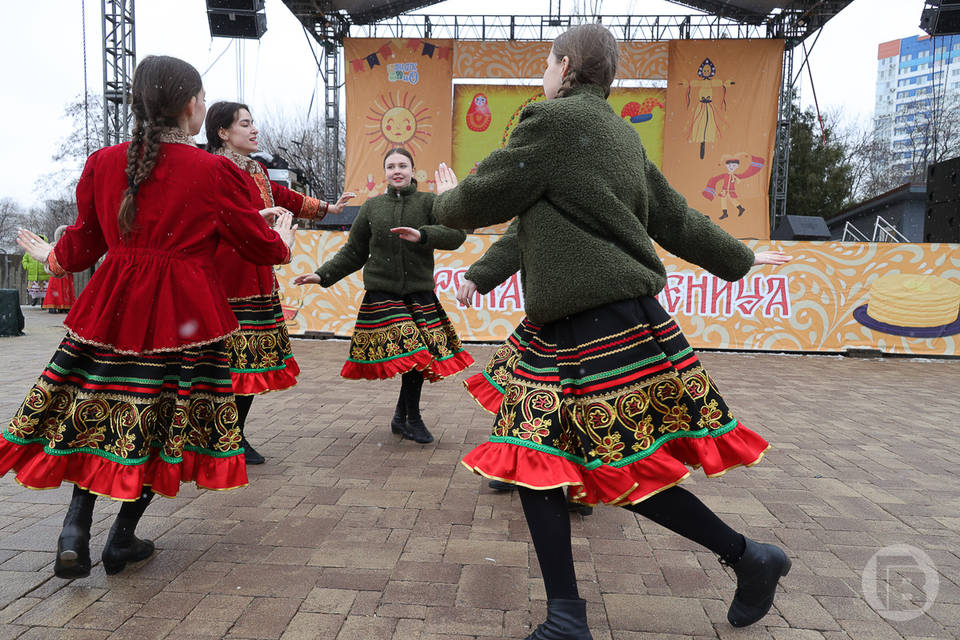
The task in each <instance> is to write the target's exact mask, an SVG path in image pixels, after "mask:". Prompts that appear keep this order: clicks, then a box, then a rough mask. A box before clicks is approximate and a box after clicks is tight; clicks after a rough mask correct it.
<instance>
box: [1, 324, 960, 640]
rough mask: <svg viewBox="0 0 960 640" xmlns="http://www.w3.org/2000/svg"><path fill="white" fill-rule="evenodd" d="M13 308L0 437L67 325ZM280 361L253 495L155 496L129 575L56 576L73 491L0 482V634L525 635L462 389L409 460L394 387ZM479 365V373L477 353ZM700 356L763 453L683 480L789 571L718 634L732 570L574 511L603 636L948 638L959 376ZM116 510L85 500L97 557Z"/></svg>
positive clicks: (307, 355)
mask: <svg viewBox="0 0 960 640" xmlns="http://www.w3.org/2000/svg"><path fill="white" fill-rule="evenodd" d="M24 312H25V315H26V317H27V329H28V334H27V335H26V336H23V337H18V338H0V416H2V419H3V420H4V421H6V420H7V419H9V417H11V416H12V415H13V413H14V412H15V411H16V409H17V407H18V406H19V403H20V401H21V400H22V399H23V396H24V395H25V393H26V391H27V390H28V388H29V387H30V385H31V384H32V382H33V380H34V379H35V378H36V376H37V375H38V374H39V373H40V371H41V369H42V368H43V366H44V365H45V364H46V362H47V361H48V359H49V358H50V356H51V355H52V354H53V351H54V349H55V348H56V345H57V343H58V342H59V340H60V338H61V337H62V335H63V330H62V328H60V327H59V322H60V321H61V320H62V316H55V315H50V314H47V313H44V312H41V311H40V310H38V309H35V308H30V307H26V308H25V309H24ZM294 349H295V353H296V357H297V360H298V361H299V363H300V366H301V368H302V370H303V373H302V375H301V376H300V384H299V385H298V386H297V387H295V388H294V389H292V390H288V391H284V392H281V393H271V394H268V395H266V396H262V397H260V398H258V399H257V400H256V401H255V402H254V404H253V410H252V412H251V416H250V420H249V426H248V435H249V437H250V439H251V440H252V442H253V443H254V444H255V445H256V446H257V448H258V449H259V450H260V451H261V452H262V453H263V454H264V455H265V456H266V457H267V463H266V464H265V465H262V466H259V467H251V468H250V469H249V474H250V480H251V484H250V486H249V487H247V488H244V489H238V490H235V491H228V492H204V491H198V490H197V489H195V488H194V487H192V486H184V487H183V489H182V491H181V495H180V497H178V498H177V499H174V500H166V499H162V498H158V499H157V500H155V501H154V503H153V504H151V506H150V508H149V509H148V510H147V514H146V515H145V516H144V518H143V521H142V524H141V528H140V530H139V533H141V534H142V535H143V534H145V535H146V536H147V537H151V538H153V539H155V540H156V543H157V547H158V551H157V553H156V555H155V556H154V557H153V558H151V559H150V560H148V561H146V562H143V563H141V564H139V565H136V566H133V567H130V568H128V569H127V570H126V571H125V572H123V573H122V574H120V575H117V576H111V577H107V576H106V575H105V574H104V572H103V568H102V567H101V566H100V564H99V562H97V564H96V566H94V568H93V572H92V574H91V575H90V577H89V578H85V579H82V580H73V581H64V580H59V579H57V578H54V577H53V574H52V564H53V549H54V548H55V545H56V539H57V535H58V534H59V529H60V523H61V520H62V517H63V512H64V508H65V505H66V504H67V502H68V501H69V495H70V488H69V487H67V486H64V487H61V488H60V489H56V490H51V491H28V490H25V489H23V488H21V487H20V486H19V485H17V484H16V482H15V481H14V479H13V477H12V476H11V475H9V474H8V476H6V477H4V478H3V479H2V480H0V640H6V639H8V638H21V639H24V640H27V639H30V640H33V639H43V640H47V639H51V638H54V639H55V638H63V639H70V640H88V639H89V640H100V639H103V638H116V639H120V638H136V639H138V640H139V639H153V638H157V639H159V638H177V639H191V638H218V637H219V638H231V639H232V638H236V639H240V638H280V639H282V640H299V639H313V638H324V639H326V638H329V639H331V640H381V639H382V640H388V639H395V640H466V639H468V638H474V639H478V640H481V639H482V640H492V639H495V638H524V637H526V635H527V634H528V633H530V628H531V625H535V624H537V623H538V622H540V621H541V620H542V619H543V616H544V612H545V596H544V591H543V584H542V582H541V580H540V578H539V569H538V568H537V563H536V557H535V555H534V552H533V548H532V545H531V544H530V542H529V538H528V534H527V530H526V526H525V524H524V521H523V517H522V513H521V509H520V505H519V501H518V499H517V496H516V495H513V494H506V495H503V494H497V493H494V492H493V491H491V490H490V489H488V488H487V486H486V482H485V481H483V480H482V479H480V478H479V477H477V476H474V475H472V474H470V473H469V472H467V471H466V470H465V469H464V468H463V467H462V465H460V464H458V461H459V459H460V457H461V456H462V455H463V454H464V453H465V452H466V451H468V450H469V449H470V448H471V447H472V446H474V445H475V444H477V443H479V442H481V441H483V440H484V439H485V438H486V436H487V435H488V433H489V429H490V425H491V418H490V416H489V415H488V414H486V413H485V412H484V411H482V410H481V409H480V408H479V407H478V406H477V405H476V404H475V403H474V402H473V401H472V400H471V399H470V398H469V397H468V396H467V395H466V393H465V391H464V390H463V389H462V386H461V384H460V381H461V380H462V379H463V377H464V375H463V374H461V375H460V376H457V378H456V379H454V380H446V381H443V382H440V383H437V384H428V385H425V387H424V391H423V400H424V419H425V420H426V422H427V425H428V427H429V428H430V430H431V431H433V433H434V434H435V435H436V437H437V440H436V442H435V443H433V444H430V445H426V446H421V445H417V444H414V443H412V442H409V441H399V440H397V439H396V438H395V437H392V436H391V435H390V433H389V427H388V423H389V419H390V416H391V415H392V410H393V406H394V404H395V399H396V394H397V391H398V388H399V383H398V382H397V381H390V382H358V381H346V380H342V379H340V378H339V376H338V373H339V369H340V366H341V364H342V362H343V358H344V356H345V354H346V350H347V343H346V342H344V341H339V340H329V341H310V340H296V341H295V342H294ZM469 350H470V352H471V353H472V354H473V356H474V358H476V360H477V361H478V363H482V362H485V360H486V359H487V358H488V357H489V356H490V355H491V353H492V350H493V347H492V346H477V345H473V346H470V347H469ZM702 359H703V361H704V363H705V364H706V366H707V368H708V369H709V370H710V372H711V374H712V375H713V377H714V378H715V379H716V381H717V383H718V384H719V386H720V388H721V390H723V392H724V396H725V398H726V399H727V401H728V403H729V404H730V405H731V406H732V407H733V409H734V411H735V412H736V413H737V415H738V417H739V418H740V420H741V421H742V422H744V423H745V424H747V425H749V426H751V427H753V428H754V429H755V430H757V431H758V432H760V433H761V434H762V435H763V436H765V437H766V438H767V439H768V440H770V441H771V443H772V444H773V445H774V448H773V449H772V450H771V451H770V452H769V453H768V455H767V457H766V458H765V459H764V461H763V462H762V463H761V464H760V465H758V466H756V467H754V468H752V469H747V470H744V469H735V470H733V471H731V472H730V473H728V474H726V475H725V476H724V477H723V478H721V479H715V480H708V479H706V478H704V477H703V475H702V473H700V472H699V471H694V472H693V474H692V475H691V477H690V479H689V480H688V481H687V482H686V483H685V484H684V486H686V487H687V488H689V489H691V490H693V491H694V492H696V493H697V495H698V496H700V497H701V498H702V499H703V500H704V501H705V502H706V503H707V504H708V505H709V506H711V507H712V508H713V509H714V510H716V511H717V513H719V514H720V515H721V517H723V518H724V519H725V520H726V521H727V522H729V523H730V524H731V525H732V526H734V527H735V528H737V529H739V530H741V531H743V532H744V533H745V534H746V535H748V536H750V537H752V538H754V539H757V540H761V541H768V542H774V543H777V544H780V545H781V546H783V547H784V548H785V549H786V550H787V552H788V553H789V555H790V556H791V558H793V570H792V571H791V573H790V575H789V576H787V577H786V578H785V579H784V580H783V581H782V586H781V589H780V591H779V593H778V594H777V600H776V604H775V608H774V609H773V610H772V611H771V613H770V615H768V616H767V617H766V618H764V619H763V620H762V621H760V622H759V623H757V624H756V625H754V626H752V627H749V628H747V629H734V628H733V627H731V626H730V625H729V624H728V623H727V622H726V609H727V606H728V604H729V601H730V599H731V597H732V594H733V590H734V581H733V574H732V571H731V570H729V569H726V568H724V567H723V566H721V565H720V564H718V562H717V560H716V559H715V558H714V557H713V556H712V554H710V553H709V552H707V551H705V550H704V549H702V548H698V547H697V546H695V545H693V544H692V543H689V542H687V541H686V540H684V539H681V538H679V537H678V536H676V535H674V534H672V533H670V532H668V531H666V530H665V529H662V528H660V527H659V526H657V525H655V524H652V523H650V522H648V521H644V520H641V519H638V518H637V517H636V516H634V515H633V514H631V513H629V512H627V511H625V510H623V509H617V508H611V507H607V508H598V509H597V510H596V511H595V513H594V515H592V516H589V517H586V518H583V517H580V516H573V517H572V518H573V536H574V538H573V545H574V555H575V560H576V568H577V572H578V574H579V578H580V588H581V593H582V595H583V597H585V598H586V599H587V601H588V614H589V618H590V624H591V628H592V630H593V636H594V638H595V639H596V640H680V639H684V638H694V639H696V640H706V639H708V638H716V639H721V640H755V639H760V638H773V639H774V640H847V639H857V640H887V639H909V640H919V639H921V638H958V637H960V555H958V554H960V533H958V529H960V486H958V484H957V481H956V474H955V469H956V464H957V462H956V461H957V457H958V455H960V454H958V452H960V419H958V401H957V387H958V385H960V362H958V361H957V360H952V361H951V360H927V359H919V358H917V359H911V358H883V359H854V358H842V357H824V356H792V355H779V354H736V353H705V354H702ZM476 366H478V365H475V367H474V369H476ZM116 511H117V503H110V502H109V501H107V500H100V501H98V504H97V509H96V511H95V521H94V539H93V545H92V549H91V551H92V554H93V557H94V559H95V560H97V559H98V558H99V554H100V545H102V544H103V541H104V539H105V537H106V531H107V529H108V528H109V526H110V524H111V523H112V518H113V515H114V514H115V513H116ZM897 545H901V546H900V547H898V546H897ZM903 545H909V546H906V547H903ZM914 550H919V551H922V552H923V554H925V555H924V556H923V557H920V559H919V560H917V559H916V558H915V557H914V556H915V555H916V554H917V551H914ZM911 553H913V554H914V555H910V554H911ZM925 570H926V571H925ZM865 574H866V576H867V577H866V578H864V576H865ZM865 594H866V595H865ZM931 603H932V604H931ZM911 615H912V616H913V617H910V616H911ZM908 617H909V618H910V619H907V620H904V618H908Z"/></svg>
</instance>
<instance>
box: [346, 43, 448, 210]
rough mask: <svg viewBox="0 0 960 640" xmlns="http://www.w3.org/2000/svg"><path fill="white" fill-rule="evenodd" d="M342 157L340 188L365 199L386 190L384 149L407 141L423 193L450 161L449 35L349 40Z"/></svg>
mask: <svg viewBox="0 0 960 640" xmlns="http://www.w3.org/2000/svg"><path fill="white" fill-rule="evenodd" d="M343 55H344V60H345V61H346V64H345V67H346V71H345V76H346V92H347V140H346V144H347V158H346V181H345V189H344V190H345V191H353V192H355V193H356V194H357V196H358V197H357V198H356V199H355V200H354V201H353V202H352V203H351V204H362V203H363V202H364V201H365V200H366V199H367V198H369V197H372V196H375V195H379V194H381V193H383V192H384V191H385V190H386V183H385V181H384V177H383V154H384V153H385V152H386V151H387V150H388V149H390V148H392V147H406V148H407V149H409V150H410V151H411V153H412V154H413V157H414V161H415V163H416V166H417V173H416V177H417V181H418V182H419V183H420V189H421V191H427V190H432V189H433V172H434V170H435V169H436V167H437V165H438V164H440V162H448V161H449V160H450V94H451V91H452V89H451V87H452V82H453V80H452V75H451V69H452V65H453V43H452V41H450V40H433V39H430V40H424V39H419V38H410V39H384V38H347V39H345V40H344V44H343Z"/></svg>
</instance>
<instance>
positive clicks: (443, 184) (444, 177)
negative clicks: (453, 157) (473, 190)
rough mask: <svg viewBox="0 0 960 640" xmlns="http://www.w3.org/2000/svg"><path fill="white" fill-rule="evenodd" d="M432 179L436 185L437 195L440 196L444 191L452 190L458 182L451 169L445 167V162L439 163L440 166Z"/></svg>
mask: <svg viewBox="0 0 960 640" xmlns="http://www.w3.org/2000/svg"><path fill="white" fill-rule="evenodd" d="M433 179H434V180H435V181H436V183H437V193H438V194H441V193H443V192H445V191H450V189H453V188H454V187H455V186H457V184H459V181H458V180H457V174H455V173H454V172H453V169H451V168H450V167H448V166H447V163H446V162H441V163H440V166H439V167H437V171H436V173H434V174H433Z"/></svg>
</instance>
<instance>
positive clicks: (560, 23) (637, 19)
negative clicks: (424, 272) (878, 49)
mask: <svg viewBox="0 0 960 640" xmlns="http://www.w3.org/2000/svg"><path fill="white" fill-rule="evenodd" d="M850 2H851V0H816V1H812V2H806V3H803V2H801V3H793V4H791V6H792V7H797V8H789V9H788V8H776V10H774V11H772V12H769V13H760V12H758V11H757V10H753V11H750V10H748V9H749V7H747V8H744V7H735V6H733V3H730V2H720V1H719V0H699V1H698V0H684V1H683V2H678V4H684V5H687V6H690V7H692V8H697V9H700V10H703V11H713V12H714V13H715V14H716V15H674V16H635V15H627V16H615V15H596V16H569V15H567V16H565V15H477V16H455V15H435V16H431V15H421V14H403V13H401V14H400V15H394V16H393V17H389V18H383V17H382V16H383V15H385V14H384V13H383V12H379V13H376V18H374V17H373V15H374V14H369V12H368V13H362V12H358V11H353V12H351V11H350V8H349V7H345V8H340V7H337V4H338V3H335V2H329V1H325V0H284V4H286V5H287V7H288V8H289V9H290V11H291V12H292V13H293V14H294V16H296V18H297V19H298V20H300V22H301V24H303V26H304V28H305V29H306V30H307V31H308V32H309V33H310V34H311V35H312V36H313V37H314V38H315V39H316V40H317V41H318V42H319V43H320V44H321V45H322V46H323V48H324V52H325V55H324V62H323V64H324V71H325V76H324V80H325V91H324V94H325V103H326V109H325V114H326V116H325V117H326V119H325V123H324V124H325V129H326V144H325V151H326V153H327V154H328V155H327V163H326V166H327V173H326V175H325V176H324V195H325V197H326V199H327V200H328V201H330V202H333V201H335V200H336V197H337V195H338V193H339V191H340V190H341V189H342V185H339V183H338V179H337V168H338V167H339V166H340V163H341V160H342V159H341V157H340V147H339V145H338V144H337V141H338V140H339V135H340V87H341V64H342V61H341V58H342V55H341V52H342V47H343V39H344V38H346V37H348V36H352V37H361V38H444V39H446V38H449V39H453V40H481V41H485V40H553V39H554V38H555V37H557V36H558V35H559V34H560V33H562V32H563V31H565V30H566V29H568V28H569V27H570V26H572V25H575V24H580V23H583V22H600V23H602V24H604V25H605V26H606V27H608V28H609V29H610V30H611V31H612V32H613V33H614V35H616V36H617V38H618V39H621V40H625V41H634V40H639V41H648V42H657V41H662V40H691V39H698V40H699V39H703V40H713V39H721V38H741V39H742V38H758V39H762V38H782V39H783V40H784V41H785V42H786V47H785V49H784V54H783V56H784V58H783V77H782V79H781V84H780V103H779V105H778V113H777V136H776V143H775V148H774V157H773V170H772V174H771V186H770V217H771V220H770V230H771V231H772V230H773V229H776V228H777V226H779V223H780V221H781V220H782V219H783V216H785V215H786V213H787V211H786V205H787V174H788V167H789V162H790V123H791V121H792V119H793V100H794V95H795V92H794V88H795V86H796V82H797V79H798V78H799V73H797V75H796V76H794V75H793V69H794V49H795V48H796V47H797V45H799V44H800V43H801V42H803V40H804V39H806V38H807V37H808V36H810V35H811V34H813V33H815V32H816V31H817V30H819V29H820V28H821V27H822V26H823V25H824V24H826V22H827V21H828V20H829V19H830V18H832V17H833V16H835V15H836V14H837V13H839V12H840V10H841V9H843V8H844V7H846V6H847V5H848V4H850ZM742 3H743V2H742ZM341 4H342V3H341ZM347 4H349V3H347ZM361 4H362V3H361ZM367 4H369V3H367ZM388 4H389V5H391V7H392V8H393V9H394V10H395V11H396V13H400V11H408V10H412V9H414V8H417V7H420V6H424V5H427V4H431V3H429V2H407V3H406V4H407V5H409V6H400V5H404V3H403V2H390V3H388ZM745 4H750V3H748V2H747V3H745ZM760 4H763V3H760ZM767 4H771V7H772V5H777V4H783V3H770V2H768V3H767ZM788 4H789V3H788ZM364 6H366V5H364ZM368 14H369V15H368ZM375 20H378V21H375ZM803 64H806V59H805V58H804V60H803V61H802V63H801V67H800V68H801V70H802V68H803Z"/></svg>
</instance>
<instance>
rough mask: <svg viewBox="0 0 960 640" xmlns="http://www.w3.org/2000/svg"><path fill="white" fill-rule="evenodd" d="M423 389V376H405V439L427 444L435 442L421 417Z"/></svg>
mask: <svg viewBox="0 0 960 640" xmlns="http://www.w3.org/2000/svg"><path fill="white" fill-rule="evenodd" d="M422 388H423V374H422V373H420V372H419V371H416V370H414V371H408V372H407V373H405V374H403V394H404V401H405V403H406V405H407V421H406V423H404V432H403V437H404V438H408V439H410V440H413V441H414V442H418V443H420V444H427V443H428V442H433V434H431V433H430V431H429V430H428V429H427V425H425V424H424V423H423V419H422V418H421V417H420V390H421V389H422Z"/></svg>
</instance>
